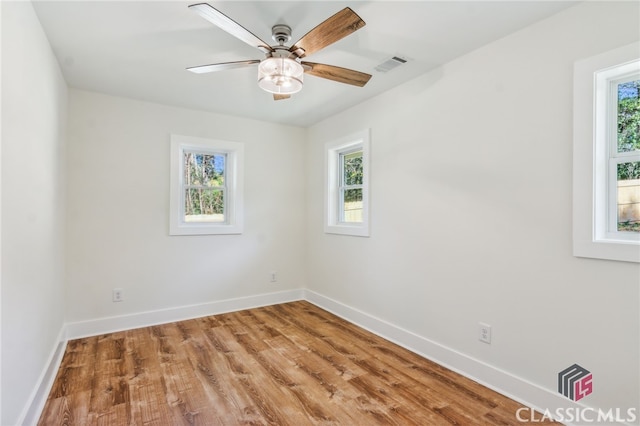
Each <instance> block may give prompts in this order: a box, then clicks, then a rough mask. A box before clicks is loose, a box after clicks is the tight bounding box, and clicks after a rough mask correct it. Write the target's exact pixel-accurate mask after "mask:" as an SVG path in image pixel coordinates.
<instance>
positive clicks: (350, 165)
mask: <svg viewBox="0 0 640 426" xmlns="http://www.w3.org/2000/svg"><path fill="white" fill-rule="evenodd" d="M341 158H342V173H343V175H342V182H343V185H362V151H357V152H352V153H349V154H343V155H341Z"/></svg>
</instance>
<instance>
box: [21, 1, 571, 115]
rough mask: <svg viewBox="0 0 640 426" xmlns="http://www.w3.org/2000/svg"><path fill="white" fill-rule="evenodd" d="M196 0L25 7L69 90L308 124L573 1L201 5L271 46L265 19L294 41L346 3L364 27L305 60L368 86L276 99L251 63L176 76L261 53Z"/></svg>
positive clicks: (317, 85) (328, 86) (315, 87)
mask: <svg viewBox="0 0 640 426" xmlns="http://www.w3.org/2000/svg"><path fill="white" fill-rule="evenodd" d="M197 2H198V0H194V1H140V2H133V1H69V2H58V1H42V2H34V7H35V9H36V12H37V14H38V17H39V18H40V21H41V23H42V26H43V28H44V30H45V33H46V34H47V37H48V38H49V41H50V43H51V46H52V48H53V51H54V53H55V55H56V56H57V58H58V61H59V63H60V66H61V68H62V72H63V74H64V77H65V79H66V81H67V83H68V84H69V86H71V87H75V88H79V89H86V90H91V91H97V92H102V93H107V94H112V95H117V96H125V97H129V98H134V99H141V100H147V101H152V102H159V103H163V104H168V105H175V106H181V107H187V108H192V109H199V110H205V111H212V112H218V113H224V114H231V115H237V116H242V117H248V118H253V119H258V120H265V121H271V122H277V123H284V124H289V125H294V126H308V125H311V124H314V123H316V122H318V121H320V120H322V119H324V118H326V117H328V116H331V115H334V114H336V113H338V112H340V111H342V110H344V109H346V108H349V107H351V106H353V105H355V104H357V103H360V102H362V101H363V100H365V99H368V98H371V97H373V96H375V95H377V94H379V93H381V92H383V91H385V90H388V89H390V88H392V87H394V86H397V85H398V84H401V83H403V82H404V81H407V80H409V79H411V78H414V77H417V76H419V75H420V74H423V73H424V72H426V71H428V70H430V69H433V68H435V67H437V66H439V65H441V64H443V63H446V62H448V61H450V60H451V59H453V58H455V57H458V56H460V55H462V54H464V53H466V52H470V51H472V50H474V49H476V48H478V47H480V46H482V45H484V44H487V43H489V42H491V41H493V40H496V39H499V38H501V37H503V36H505V35H507V34H509V33H512V32H514V31H517V30H518V29H520V28H522V27H524V26H526V25H529V24H531V23H533V22H535V21H538V20H540V19H543V18H545V17H547V16H549V15H552V14H554V13H556V12H558V11H560V10H562V9H564V8H566V7H569V6H571V5H572V4H574V3H575V2H560V1H518V0H513V1H495V2H487V1H478V0H476V1H442V0H441V1H409V2H401V1H355V2H354V1H351V2H346V1H297V2H294V1H280V2H273V1H210V2H209V4H211V5H212V6H214V7H215V8H217V9H218V10H220V11H221V12H223V13H224V14H226V15H227V16H229V17H230V18H232V19H233V20H235V21H236V22H238V23H239V24H240V25H242V26H244V27H245V28H247V29H248V30H249V31H251V32H253V33H254V34H256V35H257V36H258V37H260V38H261V39H262V40H264V41H266V42H269V43H271V42H272V39H271V27H272V26H273V25H274V24H281V23H282V24H287V25H289V26H290V27H292V29H293V35H292V40H291V42H292V43H293V42H295V41H296V40H298V39H299V38H300V37H302V36H303V35H304V34H305V33H306V32H307V31H309V30H310V29H312V28H313V27H315V26H316V25H317V24H319V23H320V22H322V21H323V20H325V19H327V18H328V17H330V16H331V15H333V14H334V13H336V12H337V11H339V10H341V9H342V8H344V7H346V6H349V7H351V8H352V9H353V10H354V11H355V12H356V13H357V14H359V15H360V17H362V19H363V20H364V21H365V22H366V23H367V25H366V26H365V27H364V28H362V29H360V30H359V31H357V32H355V33H353V34H351V35H350V36H348V37H346V38H344V39H342V40H340V41H338V42H337V43H335V44H333V45H330V46H328V47H327V48H325V49H324V50H322V51H320V52H317V53H315V54H313V55H310V56H309V57H308V58H306V59H307V60H309V61H312V62H320V63H326V64H330V65H337V66H340V67H344V68H351V69H355V70H358V71H362V72H366V73H369V74H372V75H373V77H372V78H371V80H370V81H369V83H368V84H367V85H366V86H365V87H363V88H359V87H353V86H349V85H345V84H341V83H336V82H332V81H329V80H324V79H321V78H317V77H313V76H306V77H305V83H304V87H303V89H302V91H301V92H300V93H298V94H296V95H294V96H293V97H292V98H291V99H289V100H284V101H277V102H276V101H273V98H272V96H271V95H270V94H269V93H267V92H264V91H263V90H261V89H260V88H259V87H258V85H257V81H256V79H257V68H253V67H250V68H244V69H234V70H227V71H221V72H216V73H209V74H193V73H191V72H188V71H186V70H185V68H186V67H190V66H195V65H204V64H211V63H217V62H228V61H239V60H246V59H262V58H263V57H264V56H263V54H262V53H261V52H260V51H258V50H257V49H254V48H252V47H251V46H249V45H247V44H244V43H243V42H242V41H240V40H238V39H236V38H235V37H233V36H231V35H229V34H227V33H226V32H224V31H223V30H221V29H219V28H217V27H215V26H213V25H212V24H211V23H209V22H208V21H206V20H204V19H203V18H202V17H200V16H199V15H197V14H196V13H194V12H193V11H191V10H189V9H188V8H187V6H188V5H189V4H193V3H197ZM273 44H275V42H273ZM393 55H399V56H403V57H406V58H409V62H408V63H407V64H405V65H403V66H401V67H399V68H396V69H395V70H392V71H390V72H388V73H379V72H376V71H375V70H374V67H375V66H376V65H378V64H380V63H381V62H384V61H385V60H387V59H389V58H390V57H391V56H393Z"/></svg>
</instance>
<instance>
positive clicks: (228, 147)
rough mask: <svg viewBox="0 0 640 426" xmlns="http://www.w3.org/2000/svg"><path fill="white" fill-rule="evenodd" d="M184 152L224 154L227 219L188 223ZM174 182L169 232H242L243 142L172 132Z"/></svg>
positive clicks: (170, 196) (186, 233)
mask: <svg viewBox="0 0 640 426" xmlns="http://www.w3.org/2000/svg"><path fill="white" fill-rule="evenodd" d="M184 151H197V152H208V153H225V154H227V159H226V162H225V179H226V180H227V181H226V186H227V189H226V193H225V222H224V223H212V222H185V221H184V220H183V218H184V191H183V190H182V183H183V182H182V179H183V178H184V170H183V168H184V162H183V161H182V157H183V153H184ZM170 165H171V173H170V175H171V182H170V191H169V206H170V207H169V235H217V234H241V233H242V231H243V225H244V224H243V204H244V203H243V200H244V197H243V193H244V179H243V170H244V144H242V143H240V142H230V141H220V140H214V139H205V138H198V137H193V136H182V135H171V163H170Z"/></svg>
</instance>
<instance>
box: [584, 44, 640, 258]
mask: <svg viewBox="0 0 640 426" xmlns="http://www.w3.org/2000/svg"><path fill="white" fill-rule="evenodd" d="M638 52H640V43H632V44H630V45H627V46H623V47H621V48H618V49H615V50H611V51H608V52H605V53H603V54H600V55H596V56H593V57H590V58H587V59H584V60H581V61H579V62H576V64H575V67H574V87H573V93H574V96H573V102H574V104H573V107H574V117H573V255H574V256H577V257H589V258H598V259H609V260H619V261H626V262H640V235H633V234H632V233H622V232H609V231H608V230H609V229H610V228H609V225H610V224H609V223H608V220H609V219H608V218H609V216H610V212H609V206H610V204H611V202H610V200H609V199H607V194H609V193H610V192H611V191H610V188H607V182H610V181H611V179H612V176H614V175H612V174H611V173H610V169H611V167H610V166H609V160H610V158H609V149H610V147H609V146H608V145H607V143H606V142H607V141H608V140H609V139H610V138H608V137H607V128H606V127H607V126H603V123H604V122H606V121H607V120H608V117H607V115H606V114H607V113H606V111H607V108H606V107H605V106H603V105H602V102H596V101H597V100H599V99H602V96H605V97H607V98H608V97H609V93H606V91H607V90H609V89H608V87H607V88H605V87H606V86H608V85H605V84H603V79H605V80H607V81H608V80H610V79H611V74H609V73H607V71H606V70H607V69H610V68H613V67H615V68H617V69H618V71H616V72H619V71H620V68H619V65H620V64H627V63H631V62H633V61H636V60H637V59H638ZM603 91H604V93H603ZM607 173H610V174H609V175H607ZM614 177H615V176H614Z"/></svg>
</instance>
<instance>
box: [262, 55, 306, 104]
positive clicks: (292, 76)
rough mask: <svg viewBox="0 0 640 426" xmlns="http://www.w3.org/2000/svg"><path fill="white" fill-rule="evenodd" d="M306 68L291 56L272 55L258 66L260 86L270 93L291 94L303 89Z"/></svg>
mask: <svg viewBox="0 0 640 426" xmlns="http://www.w3.org/2000/svg"><path fill="white" fill-rule="evenodd" d="M303 76H304V68H303V67H302V65H301V64H300V63H299V62H298V61H296V60H294V59H291V58H282V57H270V58H267V59H264V60H262V61H261V62H260V65H259V66H258V86H260V87H261V88H262V89H263V90H266V91H267V92H269V93H275V94H279V95H291V94H293V93H297V92H299V91H300V90H301V89H302V81H303Z"/></svg>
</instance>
